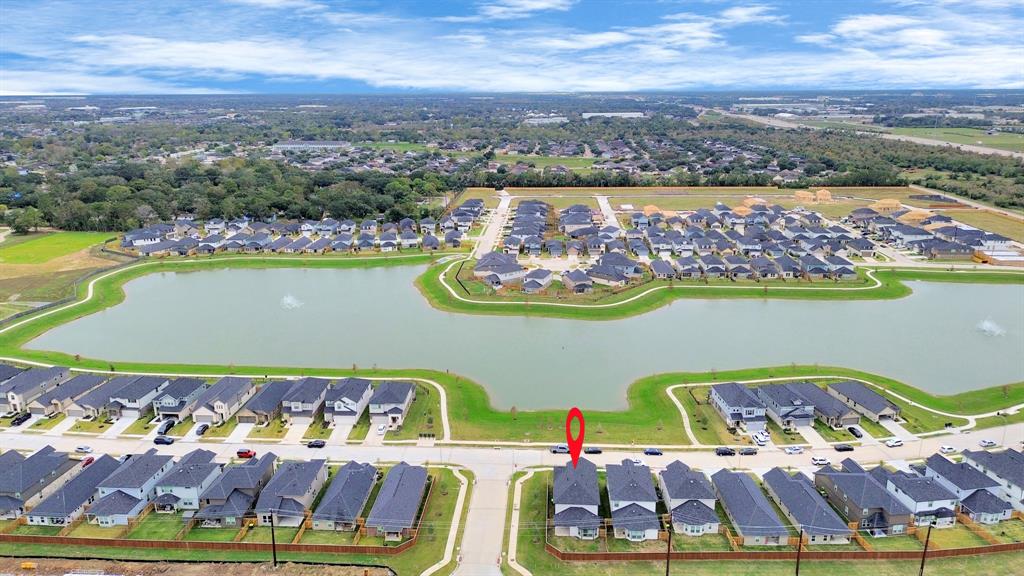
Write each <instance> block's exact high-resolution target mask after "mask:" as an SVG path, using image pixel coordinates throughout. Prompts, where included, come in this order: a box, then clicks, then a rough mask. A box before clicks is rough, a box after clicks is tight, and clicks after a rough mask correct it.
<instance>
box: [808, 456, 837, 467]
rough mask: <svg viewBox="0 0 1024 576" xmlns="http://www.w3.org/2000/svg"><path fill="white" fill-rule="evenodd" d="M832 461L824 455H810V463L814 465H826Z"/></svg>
mask: <svg viewBox="0 0 1024 576" xmlns="http://www.w3.org/2000/svg"><path fill="white" fill-rule="evenodd" d="M831 463H832V462H831V461H830V460H829V459H828V458H825V457H824V456H811V464H814V465H815V466H828V465H829V464H831Z"/></svg>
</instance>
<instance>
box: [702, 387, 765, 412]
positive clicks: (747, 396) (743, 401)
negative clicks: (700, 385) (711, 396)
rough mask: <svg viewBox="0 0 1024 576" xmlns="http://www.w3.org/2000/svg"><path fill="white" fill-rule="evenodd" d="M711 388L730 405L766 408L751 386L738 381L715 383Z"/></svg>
mask: <svg viewBox="0 0 1024 576" xmlns="http://www.w3.org/2000/svg"><path fill="white" fill-rule="evenodd" d="M711 389H712V390H714V391H715V393H716V394H717V395H718V396H720V397H721V398H722V400H723V401H725V403H726V404H727V405H728V406H730V407H736V408H764V404H762V403H761V401H760V400H758V398H757V396H756V395H755V394H754V393H753V392H752V391H751V390H750V389H749V388H747V387H746V386H744V385H742V384H739V383H737V382H726V383H725V384H715V385H714V386H712V387H711Z"/></svg>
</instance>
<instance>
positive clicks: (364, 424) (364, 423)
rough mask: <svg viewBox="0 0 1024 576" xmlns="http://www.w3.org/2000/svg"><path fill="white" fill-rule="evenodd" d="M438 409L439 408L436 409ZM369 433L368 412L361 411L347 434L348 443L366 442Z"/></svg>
mask: <svg viewBox="0 0 1024 576" xmlns="http://www.w3.org/2000/svg"><path fill="white" fill-rule="evenodd" d="M438 409H440V406H439V407H438ZM369 432H370V411H369V410H363V413H362V414H361V415H360V416H359V420H358V421H357V422H356V425H355V426H353V427H352V431H351V432H349V433H348V441H349V442H357V441H358V442H362V441H363V440H366V435H367V434H368V433H369Z"/></svg>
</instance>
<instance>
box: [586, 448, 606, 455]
mask: <svg viewBox="0 0 1024 576" xmlns="http://www.w3.org/2000/svg"><path fill="white" fill-rule="evenodd" d="M602 452H604V450H601V449H600V448H598V447H597V446H587V447H586V448H584V449H583V453H584V454H600V453H602Z"/></svg>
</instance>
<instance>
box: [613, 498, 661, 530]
mask: <svg viewBox="0 0 1024 576" xmlns="http://www.w3.org/2000/svg"><path fill="white" fill-rule="evenodd" d="M612 526H614V527H615V528H622V529H626V530H658V529H660V528H661V522H660V521H659V520H658V515H657V514H655V513H654V512H652V511H650V510H648V509H647V508H644V507H643V506H640V505H639V504H630V505H628V506H623V507H622V508H619V509H618V510H614V511H612Z"/></svg>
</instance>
